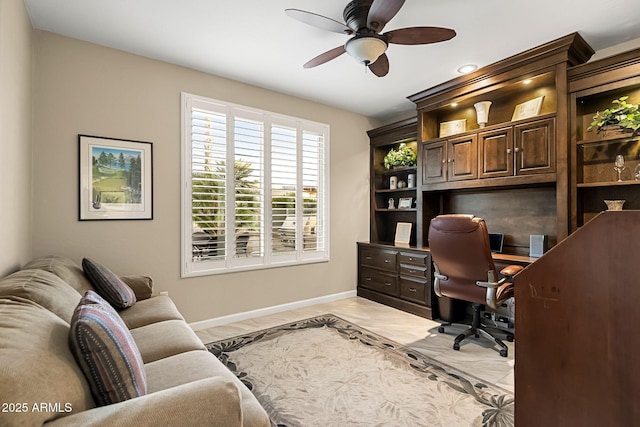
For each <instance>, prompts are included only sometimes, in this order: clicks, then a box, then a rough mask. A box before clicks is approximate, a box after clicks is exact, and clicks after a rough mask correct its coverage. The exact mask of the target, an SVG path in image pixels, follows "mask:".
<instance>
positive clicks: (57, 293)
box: [0, 270, 82, 323]
mask: <svg viewBox="0 0 640 427" xmlns="http://www.w3.org/2000/svg"><path fill="white" fill-rule="evenodd" d="M4 296H17V297H23V298H25V299H28V300H31V301H33V302H35V303H37V304H39V305H41V306H42V307H44V308H46V309H47V310H49V311H51V312H52V313H54V314H55V315H57V316H58V317H60V318H61V319H62V320H64V321H65V322H67V323H68V322H70V321H71V316H73V311H74V310H75V308H76V306H77V305H78V302H80V298H82V295H80V294H79V293H78V291H76V290H75V289H73V288H72V287H71V286H69V285H68V284H66V283H65V282H64V281H63V280H62V279H61V278H59V277H58V276H56V275H55V274H53V273H49V272H48V271H45V270H20V271H17V272H15V273H13V274H12V275H10V276H7V277H5V278H3V279H0V297H4Z"/></svg>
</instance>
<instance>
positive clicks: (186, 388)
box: [46, 377, 242, 427]
mask: <svg viewBox="0 0 640 427" xmlns="http://www.w3.org/2000/svg"><path fill="white" fill-rule="evenodd" d="M185 423H188V424H189V425H193V426H196V425H200V426H204V425H206V426H219V427H236V426H237V427H241V426H242V407H241V404H240V391H239V390H238V387H237V386H236V385H235V384H234V383H233V382H231V381H228V380H225V379H223V378H219V377H213V378H205V379H203V380H198V381H194V382H191V383H187V384H182V385H179V386H176V387H171V388H169V389H166V390H161V391H158V392H155V393H151V394H147V395H145V396H141V397H137V398H134V399H129V400H126V401H124V402H120V403H114V404H112V405H107V406H100V407H97V408H93V409H90V410H87V411H82V412H78V413H76V414H71V415H68V416H66V417H62V418H57V419H55V420H53V421H51V422H49V423H47V424H46V426H48V427H49V426H50V427H60V426H65V427H67V426H72V427H73V426H78V427H88V426H95V427H98V426H107V425H108V426H113V427H128V426H136V427H146V426H149V427H151V426H153V427H155V426H178V425H186V424H185Z"/></svg>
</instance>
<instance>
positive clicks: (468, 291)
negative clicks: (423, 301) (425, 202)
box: [429, 214, 497, 304]
mask: <svg viewBox="0 0 640 427" xmlns="http://www.w3.org/2000/svg"><path fill="white" fill-rule="evenodd" d="M429 250H430V252H431V258H432V261H433V263H434V266H435V268H436V272H437V273H438V274H440V275H442V276H446V279H442V278H441V279H437V280H436V282H437V284H436V285H435V286H434V287H435V288H436V289H435V290H436V294H438V295H439V296H445V297H449V298H455V299H460V300H464V301H469V302H472V303H478V304H486V303H487V302H486V301H487V288H485V287H482V286H478V285H476V282H477V281H480V282H486V281H487V280H488V278H489V277H490V274H493V278H492V279H491V280H497V274H496V271H495V270H496V268H495V265H494V263H493V258H492V257H491V247H490V244H489V234H488V232H487V226H486V224H485V222H484V220H482V219H481V218H475V217H474V216H473V215H461V214H452V215H440V216H437V217H435V218H433V219H432V220H431V223H430V225H429ZM490 271H491V272H493V273H489V272H490Z"/></svg>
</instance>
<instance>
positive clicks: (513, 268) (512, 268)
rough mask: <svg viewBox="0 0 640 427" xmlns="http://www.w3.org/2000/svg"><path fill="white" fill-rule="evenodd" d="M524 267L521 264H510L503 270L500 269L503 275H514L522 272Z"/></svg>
mask: <svg viewBox="0 0 640 427" xmlns="http://www.w3.org/2000/svg"><path fill="white" fill-rule="evenodd" d="M523 269H524V267H523V266H521V265H508V266H506V267H505V268H503V269H502V270H500V274H502V275H503V276H508V277H513V276H515V275H516V274H518V273H520V272H521V271H522V270H523Z"/></svg>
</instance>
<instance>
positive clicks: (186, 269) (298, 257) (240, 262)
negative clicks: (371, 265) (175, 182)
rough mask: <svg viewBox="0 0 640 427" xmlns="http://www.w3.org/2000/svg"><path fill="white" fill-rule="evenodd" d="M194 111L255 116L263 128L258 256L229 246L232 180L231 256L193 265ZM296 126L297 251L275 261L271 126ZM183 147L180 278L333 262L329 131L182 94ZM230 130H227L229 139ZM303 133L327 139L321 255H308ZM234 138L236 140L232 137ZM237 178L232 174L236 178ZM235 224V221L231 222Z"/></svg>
mask: <svg viewBox="0 0 640 427" xmlns="http://www.w3.org/2000/svg"><path fill="white" fill-rule="evenodd" d="M193 108H200V109H205V110H208V111H215V112H218V113H219V112H221V111H224V112H225V113H224V114H225V115H226V116H227V120H228V121H230V120H229V118H233V117H234V112H236V111H241V112H242V115H243V117H247V116H251V117H252V118H258V119H259V120H261V121H262V122H263V123H264V125H265V126H264V128H265V135H264V146H263V151H264V159H265V160H264V164H263V165H262V167H263V170H264V183H263V191H264V202H263V211H262V213H263V221H262V224H263V225H262V227H261V231H260V232H261V233H262V238H261V241H262V244H263V246H264V247H263V249H262V251H261V253H260V254H259V255H258V256H256V255H252V256H247V257H236V256H235V242H234V241H229V240H230V239H231V236H233V235H234V221H235V215H234V212H235V211H234V208H235V206H234V205H235V204H234V194H233V191H230V189H231V188H232V187H233V182H230V181H233V177H232V179H231V180H229V179H228V178H227V192H226V194H227V199H226V200H227V203H226V218H227V221H226V230H227V232H226V236H227V237H226V244H225V247H226V248H229V250H227V251H226V256H225V257H224V259H218V260H207V261H194V260H193V241H192V235H193V215H192V214H193V211H192V169H193V168H192V140H191V135H192V123H191V120H192V111H193ZM292 124H293V125H294V126H295V127H296V129H297V138H296V139H297V147H298V149H297V150H296V152H297V161H296V164H297V166H298V167H297V176H296V181H297V185H296V229H295V250H292V252H291V253H288V254H285V255H282V254H278V255H277V256H274V255H273V254H272V251H271V249H272V238H271V236H272V232H273V231H274V230H275V229H274V227H273V224H272V221H271V209H270V208H267V207H270V206H271V200H272V194H271V165H270V153H269V152H270V148H271V147H270V144H271V125H286V126H290V125H292ZM181 129H182V132H181V146H182V162H181V163H182V168H181V169H182V173H181V181H182V182H181V183H182V185H181V189H182V197H181V200H182V202H181V212H182V215H181V265H182V267H181V276H182V277H184V278H186V277H194V276H204V275H213V274H221V273H230V272H235V271H246V270H256V269H265V268H273V267H283V266H290V265H299V264H309V263H318V262H328V261H329V246H330V245H329V234H330V233H329V169H330V167H329V157H330V156H329V145H330V144H329V130H330V129H329V125H326V124H322V123H317V122H312V121H309V120H304V119H299V118H295V117H290V116H285V115H281V114H276V113H271V112H268V111H262V110H258V109H254V108H250V107H245V106H242V105H237V104H232V103H229V102H225V101H219V100H215V99H210V98H206V97H202V96H198V95H193V94H189V93H185V92H182V94H181ZM230 130H231V127H230V125H227V135H228V136H229V133H230ZM303 132H317V133H320V134H322V135H323V136H324V143H323V144H324V145H323V152H324V158H323V159H322V160H321V161H322V162H323V167H321V168H320V171H319V175H320V177H319V180H320V183H319V186H318V187H319V188H320V190H319V192H320V193H321V194H319V195H318V201H317V205H318V206H317V213H316V221H317V223H318V225H319V226H318V227H317V228H316V230H318V231H317V233H318V236H317V239H318V241H321V242H322V244H321V245H320V246H321V247H320V249H316V250H313V251H305V250H304V247H303V244H304V238H303V236H304V226H305V220H304V213H303V208H304V203H303V196H304V193H303V168H302V167H300V166H301V165H302V160H303V157H302V139H303V138H302V135H303ZM231 135H232V134H231ZM233 145H234V142H233V138H232V137H228V138H227V165H228V164H234V162H233V160H234V158H233V155H234V154H233ZM232 175H233V174H232ZM229 219H231V220H229Z"/></svg>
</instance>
